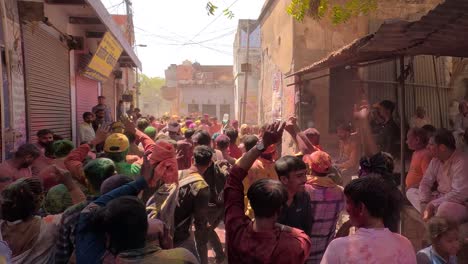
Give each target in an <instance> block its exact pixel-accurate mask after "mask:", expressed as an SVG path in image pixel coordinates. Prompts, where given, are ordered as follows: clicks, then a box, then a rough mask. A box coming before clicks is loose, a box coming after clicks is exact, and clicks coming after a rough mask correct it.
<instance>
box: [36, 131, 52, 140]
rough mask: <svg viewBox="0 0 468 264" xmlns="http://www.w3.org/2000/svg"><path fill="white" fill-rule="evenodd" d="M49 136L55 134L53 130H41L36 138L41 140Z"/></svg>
mask: <svg viewBox="0 0 468 264" xmlns="http://www.w3.org/2000/svg"><path fill="white" fill-rule="evenodd" d="M48 134H54V132H52V130H50V129H41V130H39V131H37V133H36V136H37V137H38V138H39V137H43V136H45V135H48Z"/></svg>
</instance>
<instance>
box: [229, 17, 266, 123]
mask: <svg viewBox="0 0 468 264" xmlns="http://www.w3.org/2000/svg"><path fill="white" fill-rule="evenodd" d="M247 57H248V58H247ZM260 67H261V40H260V25H259V24H258V22H257V20H250V19H240V20H239V24H238V27H237V32H236V37H235V39H234V83H235V90H234V115H235V118H236V119H237V120H240V121H241V122H242V123H247V124H251V125H253V124H257V123H258V121H259V120H258V118H259V115H258V110H259V109H258V106H259V104H258V100H259V98H258V93H259V90H258V87H259V81H260ZM246 78H247V80H246ZM246 84H247V90H246V89H245V87H246ZM245 91H247V95H245Z"/></svg>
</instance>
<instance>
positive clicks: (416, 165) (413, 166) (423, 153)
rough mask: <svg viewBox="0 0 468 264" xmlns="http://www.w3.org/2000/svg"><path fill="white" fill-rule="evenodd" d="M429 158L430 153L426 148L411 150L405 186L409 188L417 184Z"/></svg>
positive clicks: (424, 171) (427, 164)
mask: <svg viewBox="0 0 468 264" xmlns="http://www.w3.org/2000/svg"><path fill="white" fill-rule="evenodd" d="M431 159H432V156H431V153H430V152H429V150H427V149H421V150H416V151H415V152H413V156H412V157H411V163H410V167H409V170H408V174H407V175H406V188H408V189H409V188H415V187H418V186H419V183H420V182H421V180H422V178H423V176H424V173H426V170H427V167H428V166H429V163H430V162H431Z"/></svg>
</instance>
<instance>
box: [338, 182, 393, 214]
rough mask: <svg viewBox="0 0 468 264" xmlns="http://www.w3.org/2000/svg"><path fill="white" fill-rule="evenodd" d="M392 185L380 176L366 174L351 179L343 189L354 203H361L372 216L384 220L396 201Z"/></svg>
mask: <svg viewBox="0 0 468 264" xmlns="http://www.w3.org/2000/svg"><path fill="white" fill-rule="evenodd" d="M393 192H394V190H393V189H392V186H391V185H390V184H389V183H388V182H386V181H385V180H384V179H382V178H381V177H377V176H366V177H361V178H358V179H355V180H352V181H351V182H350V183H349V184H348V185H346V187H345V189H344V193H345V195H346V197H347V198H348V199H350V200H351V201H353V203H354V204H356V205H358V204H363V205H364V206H366V209H367V211H368V212H369V214H370V215H371V216H372V217H375V218H381V219H382V220H385V218H387V216H389V215H390V214H391V213H392V212H394V209H396V208H397V207H398V206H396V204H395V203H398V199H397V200H395V198H397V197H394V196H395V195H393Z"/></svg>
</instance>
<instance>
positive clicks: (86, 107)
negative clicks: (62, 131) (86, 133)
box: [76, 74, 99, 124]
mask: <svg viewBox="0 0 468 264" xmlns="http://www.w3.org/2000/svg"><path fill="white" fill-rule="evenodd" d="M98 89H99V83H98V82H97V81H95V80H91V79H89V78H86V77H83V76H81V75H78V74H77V75H76V120H77V121H78V124H80V123H81V122H82V121H83V113H84V112H91V109H92V108H93V106H95V105H96V104H97V97H98Z"/></svg>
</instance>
